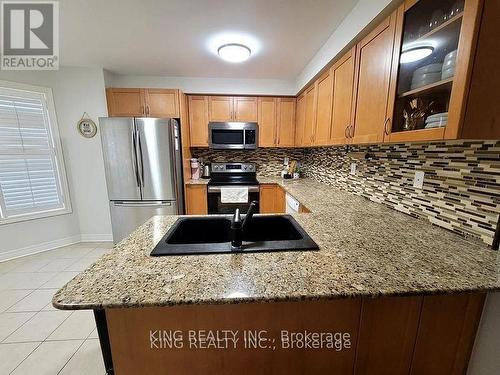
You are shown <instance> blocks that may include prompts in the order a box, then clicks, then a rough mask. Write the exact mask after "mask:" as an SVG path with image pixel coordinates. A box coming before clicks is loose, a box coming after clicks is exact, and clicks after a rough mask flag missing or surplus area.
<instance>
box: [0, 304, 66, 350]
mask: <svg viewBox="0 0 500 375" xmlns="http://www.w3.org/2000/svg"><path fill="white" fill-rule="evenodd" d="M70 315H71V312H70V311H40V312H38V313H36V314H35V315H34V316H33V317H32V318H31V319H30V320H28V321H27V322H26V323H24V324H23V325H22V326H21V327H20V328H19V329H17V330H16V331H15V332H14V333H12V334H11V335H10V336H9V337H7V338H6V339H5V340H4V342H6V343H9V342H28V341H43V340H45V339H46V338H47V337H49V336H50V334H51V333H52V332H54V331H55V330H56V328H57V327H59V326H60V325H61V324H62V322H64V320H66V318H68V316H70Z"/></svg>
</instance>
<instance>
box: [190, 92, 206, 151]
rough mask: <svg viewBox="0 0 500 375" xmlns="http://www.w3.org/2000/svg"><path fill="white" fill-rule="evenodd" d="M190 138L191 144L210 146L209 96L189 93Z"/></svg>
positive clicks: (194, 145)
mask: <svg viewBox="0 0 500 375" xmlns="http://www.w3.org/2000/svg"><path fill="white" fill-rule="evenodd" d="M188 112H189V139H190V146H193V147H207V146H208V97H207V96H198V95H189V96H188Z"/></svg>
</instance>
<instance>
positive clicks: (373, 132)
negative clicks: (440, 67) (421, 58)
mask: <svg viewBox="0 0 500 375" xmlns="http://www.w3.org/2000/svg"><path fill="white" fill-rule="evenodd" d="M395 21H396V14H395V13H394V14H392V15H391V16H390V17H388V18H387V19H385V20H384V21H383V22H382V24H380V25H379V26H377V27H376V28H375V30H373V31H372V32H371V33H370V34H369V35H368V36H367V37H365V38H364V39H363V40H362V41H361V42H360V43H358V45H357V46H356V48H357V50H356V59H357V64H356V65H357V69H358V82H357V84H358V87H357V95H356V115H355V123H354V126H355V129H354V139H353V142H354V143H371V142H381V141H382V140H383V138H384V126H385V125H386V111H387V102H388V96H389V84H390V74H391V60H392V50H393V45H394V31H395V23H396V22H395Z"/></svg>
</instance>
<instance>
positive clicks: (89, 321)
mask: <svg viewBox="0 0 500 375" xmlns="http://www.w3.org/2000/svg"><path fill="white" fill-rule="evenodd" d="M94 329H95V320H94V314H93V312H92V311H75V312H74V313H73V314H71V316H70V317H69V318H68V319H66V320H65V321H64V322H63V323H62V324H61V325H60V326H59V327H57V329H56V330H55V331H54V332H52V334H51V335H50V336H49V337H48V338H47V340H76V339H86V338H87V337H89V335H90V334H91V333H92V331H93V330H94Z"/></svg>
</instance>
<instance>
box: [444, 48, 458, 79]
mask: <svg viewBox="0 0 500 375" xmlns="http://www.w3.org/2000/svg"><path fill="white" fill-rule="evenodd" d="M456 63H457V50H455V51H451V52H450V53H449V54H447V55H446V56H445V57H444V61H443V68H442V71H441V79H448V78H451V77H453V76H454V75H455V66H456Z"/></svg>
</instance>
